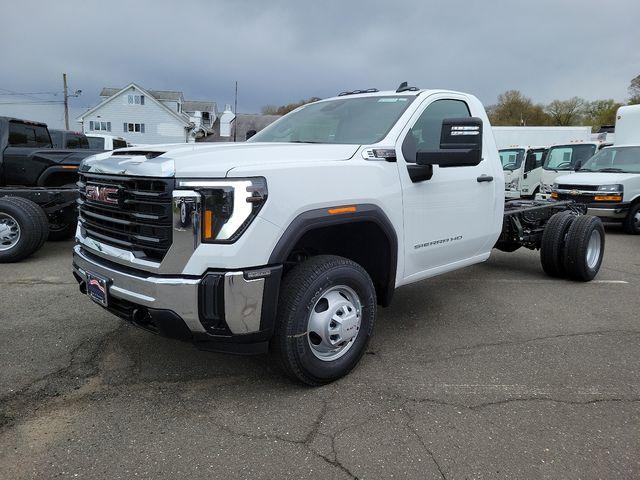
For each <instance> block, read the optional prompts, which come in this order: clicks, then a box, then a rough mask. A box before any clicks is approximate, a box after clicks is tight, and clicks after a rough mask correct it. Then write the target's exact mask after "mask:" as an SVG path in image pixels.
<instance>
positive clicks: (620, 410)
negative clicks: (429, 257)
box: [0, 227, 640, 480]
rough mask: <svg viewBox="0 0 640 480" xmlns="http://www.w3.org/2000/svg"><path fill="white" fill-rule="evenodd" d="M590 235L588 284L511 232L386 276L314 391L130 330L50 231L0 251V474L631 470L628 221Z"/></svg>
mask: <svg viewBox="0 0 640 480" xmlns="http://www.w3.org/2000/svg"><path fill="white" fill-rule="evenodd" d="M606 240H607V245H606V253H605V260H604V264H603V267H602V270H601V272H600V274H599V275H598V277H597V278H596V280H595V281H593V282H590V283H573V282H569V281H565V280H556V279H550V278H548V277H546V276H545V275H544V274H543V272H542V269H541V267H540V262H539V258H538V254H537V252H531V251H528V250H524V249H521V250H519V251H517V252H515V253H512V254H506V253H501V252H495V254H494V255H493V256H492V258H491V259H490V260H489V261H488V262H486V263H484V264H482V265H477V266H474V267H470V268H468V269H465V270H460V271H457V272H454V273H452V274H448V275H444V276H441V277H438V278H434V279H431V280H428V281H425V282H422V283H419V284H415V285H412V286H408V287H405V288H402V289H400V290H398V291H397V292H396V296H395V299H394V302H393V304H392V305H391V307H389V308H386V309H381V310H380V312H379V316H378V320H377V325H376V328H375V333H374V338H373V339H372V341H371V343H370V346H369V349H368V351H367V354H366V355H365V356H364V358H363V360H362V362H361V364H360V365H359V366H358V367H357V368H356V369H355V370H354V371H353V372H352V373H351V374H350V375H349V376H348V377H346V378H344V379H342V380H340V381H338V382H335V383H333V384H331V385H328V386H325V387H322V388H315V389H313V388H307V387H303V386H300V385H297V384H295V383H292V382H290V381H289V380H287V379H286V378H284V377H283V376H282V375H281V374H280V372H279V370H278V369H277V368H276V367H275V364H274V363H273V362H272V361H271V360H270V358H269V357H267V356H259V357H237V356H228V355H221V354H214V353H207V352H201V351H198V350H196V349H195V348H193V347H192V346H191V345H189V344H186V343H181V342H177V341H175V340H169V339H165V338H162V337H158V336H155V335H152V334H149V333H147V332H144V331H141V330H138V329H136V328H133V327H130V326H129V325H127V324H126V323H125V322H123V321H121V320H119V319H117V318H115V317H113V316H112V315H110V314H109V313H107V312H105V311H104V310H102V309H101V308H100V307H98V306H97V305H95V304H93V303H91V302H90V301H89V300H88V299H87V298H86V297H84V296H83V295H81V294H80V293H79V292H78V289H77V286H76V283H75V281H74V280H73V277H72V276H71V273H70V262H71V254H70V251H71V247H72V243H70V242H64V243H48V244H47V245H46V246H45V248H43V249H42V250H41V251H40V252H38V253H37V254H36V255H35V256H34V257H32V258H30V259H28V260H27V261H24V262H22V263H20V264H14V265H0V319H1V321H0V366H1V368H0V478H2V479H48V478H74V479H75V478H79V479H82V478H85V479H102V478H104V479H131V478H149V479H151V478H153V479H165V478H166V479H179V478H187V479H190V480H195V479H200V478H203V479H204V478H207V479H211V478H251V479H262V478H264V479H273V478H323V479H326V480H328V479H333V478H336V479H339V478H402V479H404V478H423V479H424V478H426V479H429V478H435V479H443V478H446V479H464V478H475V479H496V478H508V479H518V478H526V479H529V478H550V479H551V478H553V479H558V478H563V479H573V478H575V479H578V478H580V479H591V478H593V479H595V478H617V479H622V478H629V479H632V478H638V477H640V377H639V374H640V315H639V312H640V236H629V235H625V234H623V233H622V232H621V230H620V229H619V228H617V227H610V228H608V229H607V239H606Z"/></svg>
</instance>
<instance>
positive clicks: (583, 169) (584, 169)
mask: <svg viewBox="0 0 640 480" xmlns="http://www.w3.org/2000/svg"><path fill="white" fill-rule="evenodd" d="M578 171H579V172H593V170H591V169H590V168H581V169H580V170H578Z"/></svg>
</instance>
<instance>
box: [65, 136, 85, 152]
mask: <svg viewBox="0 0 640 480" xmlns="http://www.w3.org/2000/svg"><path fill="white" fill-rule="evenodd" d="M66 148H89V141H88V140H87V137H85V136H84V135H81V134H78V133H69V134H67V145H66Z"/></svg>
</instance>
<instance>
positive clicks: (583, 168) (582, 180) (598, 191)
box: [551, 105, 640, 235]
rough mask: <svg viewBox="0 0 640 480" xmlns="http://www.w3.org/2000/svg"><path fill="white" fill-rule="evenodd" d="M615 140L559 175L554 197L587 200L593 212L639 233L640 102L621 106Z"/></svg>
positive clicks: (628, 230) (629, 230) (554, 188)
mask: <svg viewBox="0 0 640 480" xmlns="http://www.w3.org/2000/svg"><path fill="white" fill-rule="evenodd" d="M616 119H617V120H616V143H615V144H614V145H613V146H610V147H606V148H604V149H602V150H600V151H599V152H598V153H597V154H595V155H594V156H593V157H591V158H590V159H589V160H587V161H586V162H584V163H580V164H579V165H577V166H576V167H577V168H576V173H574V174H573V175H564V176H559V177H557V178H556V179H555V182H554V184H553V187H552V194H551V196H552V198H555V199H560V200H574V201H576V202H580V203H584V204H586V205H587V207H588V211H589V213H590V214H592V215H597V216H598V217H601V218H603V219H606V220H609V221H618V222H621V223H622V226H623V228H624V231H625V232H627V233H631V234H635V235H640V105H629V106H624V107H620V108H619V109H618V112H617V115H616Z"/></svg>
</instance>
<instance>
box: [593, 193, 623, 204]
mask: <svg viewBox="0 0 640 480" xmlns="http://www.w3.org/2000/svg"><path fill="white" fill-rule="evenodd" d="M593 199H594V200H595V201H597V202H621V201H622V197H621V196H620V195H596V196H595V197H594V198H593Z"/></svg>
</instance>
